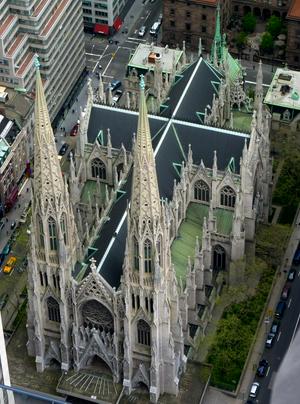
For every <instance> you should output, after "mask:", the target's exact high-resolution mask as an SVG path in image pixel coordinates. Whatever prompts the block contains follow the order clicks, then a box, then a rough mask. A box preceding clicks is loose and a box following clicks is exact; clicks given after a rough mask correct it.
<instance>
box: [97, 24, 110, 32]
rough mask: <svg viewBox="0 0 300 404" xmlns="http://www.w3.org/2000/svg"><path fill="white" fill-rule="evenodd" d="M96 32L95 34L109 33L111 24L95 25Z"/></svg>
mask: <svg viewBox="0 0 300 404" xmlns="http://www.w3.org/2000/svg"><path fill="white" fill-rule="evenodd" d="M94 33H95V34H103V35H108V34H109V26H108V25H106V24H95V25H94Z"/></svg>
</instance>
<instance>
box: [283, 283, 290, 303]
mask: <svg viewBox="0 0 300 404" xmlns="http://www.w3.org/2000/svg"><path fill="white" fill-rule="evenodd" d="M290 292H291V285H290V284H289V283H286V284H285V285H284V287H283V289H282V292H281V300H287V299H288V297H289V295H290Z"/></svg>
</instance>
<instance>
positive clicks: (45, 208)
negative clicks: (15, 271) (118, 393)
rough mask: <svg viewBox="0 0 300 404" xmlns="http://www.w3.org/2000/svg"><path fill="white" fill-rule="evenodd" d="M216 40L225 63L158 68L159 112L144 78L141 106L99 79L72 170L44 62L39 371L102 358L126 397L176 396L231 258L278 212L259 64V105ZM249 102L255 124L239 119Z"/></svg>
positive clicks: (35, 293)
mask: <svg viewBox="0 0 300 404" xmlns="http://www.w3.org/2000/svg"><path fill="white" fill-rule="evenodd" d="M218 41H221V42H222V43H221V42H220V43H219V45H220V49H221V48H222V49H223V50H222V51H221V53H219V54H218V51H217V49H216V48H215V50H214V58H213V60H204V59H203V58H202V57H201V54H200V55H199V57H198V58H197V60H194V61H190V62H189V63H188V62H187V61H186V60H185V61H184V63H182V64H181V66H180V67H178V66H177V68H176V72H175V71H173V73H172V77H166V74H165V73H164V72H163V71H161V72H160V77H161V82H160V84H159V82H158V84H157V79H156V88H157V86H158V88H159V85H161V86H164V83H165V81H166V80H167V83H168V93H166V94H165V95H164V98H162V99H161V100H160V102H159V105H158V104H157V105H158V108H156V113H154V110H153V113H151V114H148V112H147V109H148V106H150V107H151V103H149V97H148V95H149V93H150V91H149V88H148V87H147V82H146V80H145V79H144V76H143V75H140V76H139V90H138V96H136V98H137V100H136V104H137V106H138V108H137V110H134V109H130V108H124V109H123V108H119V107H114V106H112V105H110V103H109V105H107V104H106V103H101V102H98V101H99V99H98V100H97V99H95V98H97V95H96V96H95V95H94V94H93V90H92V86H91V83H90V82H89V83H88V101H87V105H86V108H84V109H83V110H82V111H81V116H80V125H79V128H80V129H79V134H78V136H77V145H76V149H75V150H74V153H73V155H71V158H70V164H69V169H68V172H64V173H62V171H61V167H60V162H59V159H58V156H57V151H56V146H55V142H54V136H53V132H52V128H51V123H50V119H49V113H48V109H47V105H46V101H45V95H44V90H43V84H42V80H41V75H40V71H39V63H38V61H36V63H35V64H36V98H35V132H34V177H33V178H32V189H33V191H32V224H31V236H30V237H31V242H30V254H29V263H28V302H29V304H28V317H27V330H28V344H27V349H28V354H29V355H30V356H33V357H35V361H36V368H37V371H38V372H43V371H44V369H45V368H47V367H50V366H52V365H53V364H56V365H58V366H59V367H60V368H61V370H62V371H64V372H65V374H66V375H68V372H70V371H75V372H78V373H80V372H81V371H82V370H84V369H88V368H89V367H91V366H93V369H97V366H99V369H98V370H99V372H100V373H101V369H102V368H101V366H102V367H105V369H106V371H108V373H109V374H110V376H111V380H112V381H113V383H115V384H116V385H117V384H119V385H121V386H122V388H123V391H124V393H125V394H127V395H130V394H131V393H132V391H134V389H136V388H137V387H138V386H140V385H143V386H144V387H145V388H146V389H147V391H148V394H149V400H150V401H151V402H157V401H158V400H159V397H160V396H161V395H163V394H171V395H177V394H178V391H179V387H180V379H181V376H182V375H183V374H184V372H185V369H186V366H187V361H188V355H189V350H190V349H191V347H193V345H194V340H195V338H196V337H197V336H198V335H204V334H205V328H206V326H207V323H208V321H209V316H210V313H211V311H212V309H213V306H214V303H215V300H216V297H217V296H218V294H219V293H220V292H221V289H222V285H224V284H226V283H228V282H229V275H228V274H229V270H230V265H231V264H232V263H234V262H239V261H240V260H242V259H243V257H244V254H245V245H246V241H247V242H251V241H253V240H254V236H255V227H256V223H257V222H259V221H261V222H263V221H267V219H268V213H269V202H270V184H271V173H272V170H271V163H270V157H269V131H270V114H269V112H268V111H267V109H266V108H265V107H264V106H263V103H262V100H263V87H262V69H261V65H260V67H259V72H258V76H257V84H256V94H255V101H254V108H252V107H251V105H250V103H249V102H248V101H246V97H245V95H243V94H244V93H243V90H242V87H241V83H240V76H239V73H238V68H237V65H235V64H234V62H233V61H232V60H231V59H230V58H229V56H228V55H227V56H226V51H225V49H226V47H225V45H224V41H223V39H222V40H221V39H220V38H219V37H218ZM215 45H217V42H216V41H215ZM239 86H240V87H239ZM237 93H238V94H239V95H240V96H239V97H238V98H237V97H236V94H237ZM153 94H155V92H153ZM234 94H235V95H234ZM96 101H97V102H96ZM243 103H244V104H243ZM242 104H243V105H244V109H247V108H252V110H251V114H250V120H249V122H250V124H249V130H248V131H242V130H239V129H234V122H235V121H234V116H233V112H232V110H233V107H236V109H240V108H241V105H242ZM152 105H153V102H152ZM248 117H249V114H248ZM95 358H97V360H96V361H95ZM95 363H96V365H95ZM106 401H108V400H106Z"/></svg>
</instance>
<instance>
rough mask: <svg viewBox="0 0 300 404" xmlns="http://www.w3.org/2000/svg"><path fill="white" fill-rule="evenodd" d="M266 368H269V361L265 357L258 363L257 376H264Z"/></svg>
mask: <svg viewBox="0 0 300 404" xmlns="http://www.w3.org/2000/svg"><path fill="white" fill-rule="evenodd" d="M268 368H269V362H268V361H267V360H266V359H262V360H261V361H260V362H259V364H258V368H257V371H256V374H257V376H259V377H264V376H266V374H267V371H268Z"/></svg>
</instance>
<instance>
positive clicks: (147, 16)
mask: <svg viewBox="0 0 300 404" xmlns="http://www.w3.org/2000/svg"><path fill="white" fill-rule="evenodd" d="M150 14H151V11H149V13H148V14H147V15H146V17H145V21H147V19H148V18H149V16H150Z"/></svg>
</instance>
